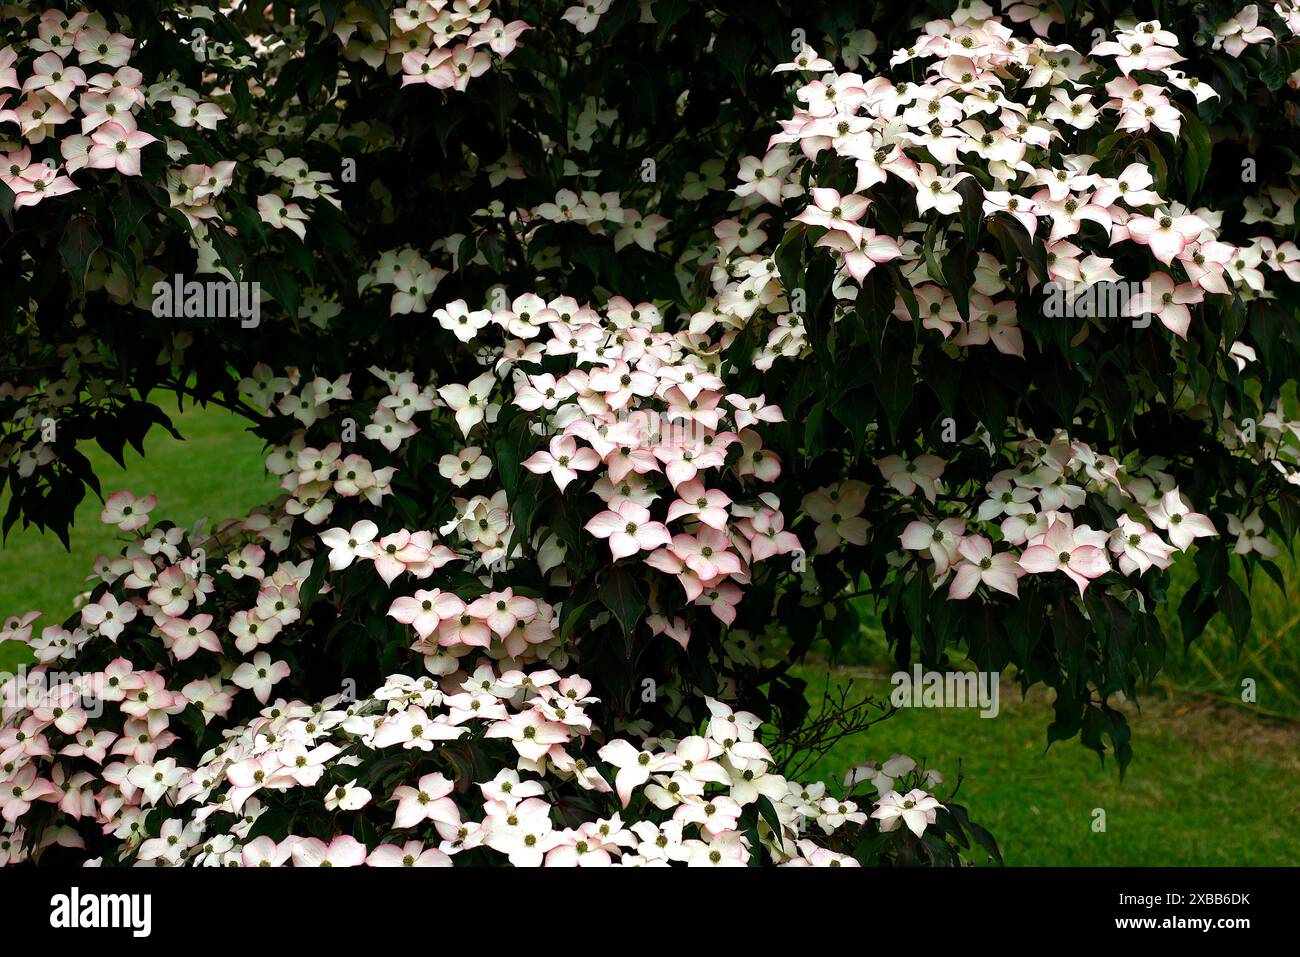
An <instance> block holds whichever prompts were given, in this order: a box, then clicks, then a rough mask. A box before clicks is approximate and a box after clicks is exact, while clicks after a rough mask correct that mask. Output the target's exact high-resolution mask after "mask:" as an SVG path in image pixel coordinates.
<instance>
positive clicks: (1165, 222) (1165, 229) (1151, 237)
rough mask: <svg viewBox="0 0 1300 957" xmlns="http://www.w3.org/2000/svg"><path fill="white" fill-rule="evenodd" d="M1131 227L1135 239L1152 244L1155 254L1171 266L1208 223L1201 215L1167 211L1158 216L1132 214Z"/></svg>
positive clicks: (1129, 227)
mask: <svg viewBox="0 0 1300 957" xmlns="http://www.w3.org/2000/svg"><path fill="white" fill-rule="evenodd" d="M1127 227H1128V234H1129V238H1130V239H1132V240H1133V242H1135V243H1140V244H1142V245H1144V246H1149V247H1150V248H1151V255H1153V256H1155V257H1156V259H1158V260H1160V261H1161V262H1162V263H1164V264H1165V265H1166V266H1167V265H1169V264H1170V263H1171V262H1172V261H1173V260H1174V259H1175V258H1176V257H1177V256H1179V255H1180V254H1181V253H1182V251H1183V250H1184V249H1185V248H1186V247H1187V244H1188V243H1190V242H1193V241H1194V240H1195V239H1196V238H1197V237H1198V236H1200V234H1201V233H1202V232H1204V230H1205V228H1206V223H1205V220H1203V219H1201V217H1199V216H1193V215H1190V214H1188V215H1183V216H1174V215H1171V214H1170V213H1167V212H1165V213H1158V214H1156V215H1155V216H1132V217H1130V218H1129V220H1128V223H1127Z"/></svg>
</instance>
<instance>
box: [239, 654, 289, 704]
mask: <svg viewBox="0 0 1300 957" xmlns="http://www.w3.org/2000/svg"><path fill="white" fill-rule="evenodd" d="M290 673H291V672H290V670H289V665H288V664H287V663H286V662H283V661H272V660H271V656H270V655H268V654H267V653H266V652H265V651H259V652H258V653H257V654H256V655H254V656H253V660H252V661H245V662H244V663H243V664H242V665H240V666H239V667H238V668H236V669H235V673H234V674H232V675H231V676H230V680H231V681H233V682H234V683H235V684H236V685H238V686H239V687H241V688H244V689H246V690H249V691H252V692H253V695H254V696H255V697H256V698H257V700H258V701H260V702H262V704H266V701H267V699H268V698H270V697H271V689H272V688H273V687H275V686H276V685H277V684H278V683H279V682H281V681H283V680H284V679H285V678H287V677H289V675H290Z"/></svg>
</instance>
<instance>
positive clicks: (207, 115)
mask: <svg viewBox="0 0 1300 957" xmlns="http://www.w3.org/2000/svg"><path fill="white" fill-rule="evenodd" d="M170 105H171V108H172V109H173V110H175V111H176V112H175V115H174V116H173V117H172V122H173V123H175V124H176V125H177V126H179V127H182V128H184V129H189V128H190V127H191V126H197V127H199V128H201V129H205V130H215V129H216V128H217V124H218V123H220V122H221V121H222V120H224V119H225V118H226V112H225V110H223V109H222V108H221V107H219V106H217V104H215V103H197V102H195V101H194V100H192V99H190V98H189V97H188V96H173V97H172V98H171V101H170Z"/></svg>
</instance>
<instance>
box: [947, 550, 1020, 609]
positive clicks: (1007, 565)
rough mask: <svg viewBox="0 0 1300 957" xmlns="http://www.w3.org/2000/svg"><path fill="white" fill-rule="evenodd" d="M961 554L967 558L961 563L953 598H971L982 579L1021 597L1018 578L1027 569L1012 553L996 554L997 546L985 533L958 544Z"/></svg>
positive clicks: (954, 583) (1001, 590)
mask: <svg viewBox="0 0 1300 957" xmlns="http://www.w3.org/2000/svg"><path fill="white" fill-rule="evenodd" d="M957 553H958V554H959V555H961V557H962V558H964V559H966V561H964V562H962V563H961V564H959V565H958V566H957V571H956V573H955V574H954V576H953V580H952V585H951V586H950V587H949V588H948V597H949V598H956V599H962V598H969V597H970V596H971V595H972V594H973V593H974V591H975V586H977V585H978V584H979V583H980V582H983V583H984V584H985V585H988V586H989V587H990V588H994V589H996V590H998V591H1000V592H1006V593H1007V594H1008V595H1011V596H1013V597H1015V596H1017V593H1018V586H1017V584H1016V582H1017V580H1018V579H1019V578H1020V576H1021V575H1023V574H1024V570H1023V569H1022V568H1021V567H1020V566H1019V565H1018V564H1017V563H1016V559H1015V557H1014V556H1013V555H1012V554H1011V553H1010V552H999V553H998V554H997V555H994V554H993V546H992V544H991V543H990V542H989V540H988V539H987V538H985V537H984V536H983V535H970V536H967V537H966V538H963V539H962V540H961V541H960V542H958V543H957Z"/></svg>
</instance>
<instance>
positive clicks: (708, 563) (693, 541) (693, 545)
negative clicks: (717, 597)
mask: <svg viewBox="0 0 1300 957" xmlns="http://www.w3.org/2000/svg"><path fill="white" fill-rule="evenodd" d="M730 547H731V540H730V539H729V538H728V537H727V533H726V532H725V531H719V530H718V529H714V528H701V529H700V531H699V534H698V535H695V536H691V535H674V536H673V540H672V542H671V543H670V544H669V546H668V548H669V550H670V551H671V552H672V553H673V554H674V555H676V556H677V557H678V558H679V559H680V560H681V561H682V563H683V564H684V565H686V567H687V568H689V569H690V570H691V571H693V572H695V574H696V575H697V576H699V579H700V581H702V582H707V581H712V580H713V579H715V578H718V577H719V576H721V575H736V574H739V573H740V570H741V564H740V556H739V555H737V554H736V553H735V552H733V551H730V550H729V549H730Z"/></svg>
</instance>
